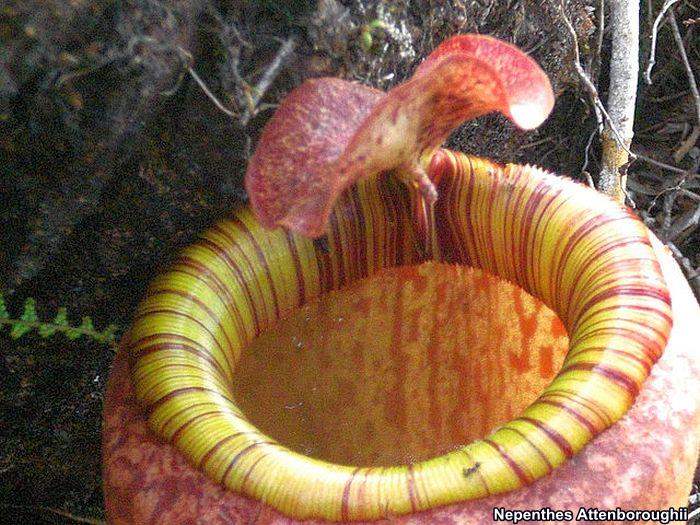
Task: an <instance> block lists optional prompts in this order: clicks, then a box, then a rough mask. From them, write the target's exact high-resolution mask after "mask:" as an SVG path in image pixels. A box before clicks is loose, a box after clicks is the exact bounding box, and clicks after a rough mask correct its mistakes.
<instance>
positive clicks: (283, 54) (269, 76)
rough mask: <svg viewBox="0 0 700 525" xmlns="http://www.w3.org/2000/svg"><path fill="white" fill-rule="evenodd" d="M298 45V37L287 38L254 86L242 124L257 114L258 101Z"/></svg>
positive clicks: (242, 117)
mask: <svg viewBox="0 0 700 525" xmlns="http://www.w3.org/2000/svg"><path fill="white" fill-rule="evenodd" d="M296 45H297V43H296V39H295V38H294V37H290V38H288V39H287V40H285V41H284V43H283V44H282V46H281V47H280V48H279V50H278V51H277V54H276V55H275V58H274V59H273V60H272V62H271V63H270V65H269V66H268V67H267V69H266V70H265V73H264V74H263V76H262V78H261V79H260V81H259V82H258V83H257V84H256V85H255V88H253V90H252V91H253V92H252V93H250V94H249V99H248V108H247V109H246V110H245V111H244V112H243V114H242V115H241V119H240V121H241V125H243V126H245V125H246V124H248V121H250V119H251V118H252V117H254V116H255V115H256V113H257V112H258V110H259V108H258V103H259V102H260V99H261V98H262V97H263V96H264V95H265V93H266V92H267V90H268V89H269V87H270V86H271V85H272V82H274V80H275V78H277V75H278V74H279V72H280V70H281V69H282V66H283V65H284V63H285V62H286V61H287V58H288V57H289V56H290V55H291V54H292V53H293V52H294V48H295V47H296Z"/></svg>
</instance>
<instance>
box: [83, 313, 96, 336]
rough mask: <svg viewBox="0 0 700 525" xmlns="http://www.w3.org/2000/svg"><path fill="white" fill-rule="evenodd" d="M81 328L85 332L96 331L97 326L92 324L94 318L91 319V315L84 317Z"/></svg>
mask: <svg viewBox="0 0 700 525" xmlns="http://www.w3.org/2000/svg"><path fill="white" fill-rule="evenodd" d="M79 328H80V330H83V331H85V332H94V331H95V327H94V326H93V324H92V319H90V317H88V316H84V317H83V322H82V323H80V326H79Z"/></svg>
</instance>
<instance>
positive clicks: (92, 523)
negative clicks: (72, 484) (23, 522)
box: [0, 503, 106, 525]
mask: <svg viewBox="0 0 700 525" xmlns="http://www.w3.org/2000/svg"><path fill="white" fill-rule="evenodd" d="M0 507H3V508H6V509H17V510H26V511H41V512H48V513H51V514H56V515H58V516H63V517H64V518H67V519H69V520H71V521H73V522H75V523H87V524H89V525H106V523H105V522H104V521H102V520H100V519H97V518H89V517H83V516H77V515H76V514H72V513H70V512H68V511H65V510H61V509H54V508H53V507H44V506H41V505H11V504H8V503H0Z"/></svg>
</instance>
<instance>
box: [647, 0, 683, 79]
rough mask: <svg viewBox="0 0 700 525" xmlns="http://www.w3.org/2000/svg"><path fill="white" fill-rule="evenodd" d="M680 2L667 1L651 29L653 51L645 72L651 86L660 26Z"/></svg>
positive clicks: (675, 0)
mask: <svg viewBox="0 0 700 525" xmlns="http://www.w3.org/2000/svg"><path fill="white" fill-rule="evenodd" d="M678 1H679V0H666V1H665V2H664V5H663V6H662V7H661V11H659V14H658V15H657V16H656V19H655V20H654V25H653V26H652V29H651V50H650V51H649V63H648V64H647V69H646V71H645V72H644V80H646V83H647V84H651V70H652V69H654V64H656V38H657V35H658V33H659V24H661V21H662V20H663V18H664V16H665V15H666V11H668V10H669V9H670V8H671V7H672V6H673V5H674V4H677V3H678Z"/></svg>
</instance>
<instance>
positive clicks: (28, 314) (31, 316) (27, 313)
mask: <svg viewBox="0 0 700 525" xmlns="http://www.w3.org/2000/svg"><path fill="white" fill-rule="evenodd" d="M20 319H21V320H22V321H24V322H26V323H36V322H38V321H39V318H38V317H37V315H36V302H35V301H34V299H32V298H31V297H30V298H29V299H27V300H26V301H25V302H24V312H22V317H21V318H20Z"/></svg>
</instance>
